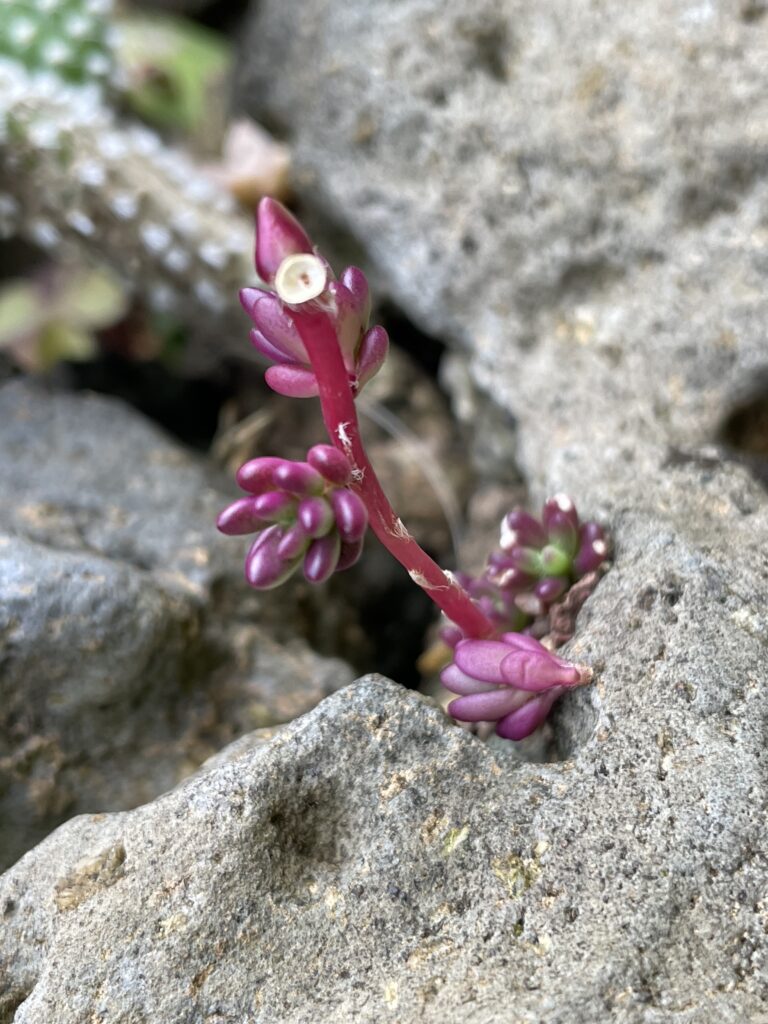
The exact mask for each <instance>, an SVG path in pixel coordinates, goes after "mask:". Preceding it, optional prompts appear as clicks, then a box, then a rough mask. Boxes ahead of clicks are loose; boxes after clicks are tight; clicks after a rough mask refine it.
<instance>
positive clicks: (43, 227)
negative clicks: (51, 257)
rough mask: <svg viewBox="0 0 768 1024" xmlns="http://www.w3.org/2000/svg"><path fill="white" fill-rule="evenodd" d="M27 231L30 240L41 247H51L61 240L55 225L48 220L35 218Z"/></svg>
mask: <svg viewBox="0 0 768 1024" xmlns="http://www.w3.org/2000/svg"><path fill="white" fill-rule="evenodd" d="M29 233H30V235H31V236H32V241H33V242H34V243H35V244H36V245H39V246H40V248H41V249H53V248H54V246H56V245H58V244H59V242H60V241H61V235H60V234H59V230H58V228H57V227H55V225H53V224H51V222H50V221H49V220H43V219H40V220H35V221H32V223H31V224H30V226H29Z"/></svg>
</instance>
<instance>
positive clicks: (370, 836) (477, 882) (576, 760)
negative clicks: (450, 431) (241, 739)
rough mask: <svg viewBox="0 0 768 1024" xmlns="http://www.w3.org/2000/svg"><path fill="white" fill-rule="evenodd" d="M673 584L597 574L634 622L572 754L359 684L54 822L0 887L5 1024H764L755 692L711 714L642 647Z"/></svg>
mask: <svg viewBox="0 0 768 1024" xmlns="http://www.w3.org/2000/svg"><path fill="white" fill-rule="evenodd" d="M678 553H679V554H683V552H681V551H679V552H678ZM654 564H655V558H653V557H652V556H650V555H649V562H648V566H649V569H652V566H653V565H654ZM711 585H712V584H711V581H709V580H708V579H707V578H703V580H702V582H701V584H700V586H699V589H700V591H701V592H702V593H706V592H710V590H711ZM692 596H693V595H691V594H690V592H689V593H686V594H685V595H684V596H683V597H682V598H681V600H680V601H678V603H677V604H676V605H674V606H672V605H671V604H670V602H669V601H668V600H666V601H665V600H664V598H659V599H658V600H657V601H656V602H655V603H654V601H652V600H650V599H648V600H647V601H646V606H647V607H646V608H641V609H639V610H638V609H637V605H636V600H635V597H636V595H635V594H634V593H632V592H629V593H627V592H626V590H625V588H624V586H623V583H622V575H621V574H620V573H618V572H617V573H614V575H613V577H608V579H607V580H606V584H605V588H604V590H603V592H602V593H601V594H600V595H599V597H598V598H597V601H598V603H599V602H600V601H602V602H604V603H605V604H612V605H614V607H616V606H617V605H618V607H619V609H620V610H621V611H622V612H625V613H626V614H631V613H632V612H634V613H635V614H638V615H641V616H643V619H644V628H642V629H641V628H637V629H635V630H631V631H630V632H629V634H628V636H627V641H626V644H625V653H624V659H623V660H622V659H619V658H614V659H613V662H612V664H611V665H610V666H608V667H606V670H605V671H604V673H602V674H601V683H600V685H599V687H598V689H597V690H596V691H595V692H593V694H592V696H591V697H590V699H589V703H590V704H591V705H592V707H593V717H594V718H598V717H599V720H600V725H599V728H598V730H597V732H593V730H592V728H590V729H588V730H586V731H585V732H583V733H582V734H581V735H580V736H579V737H578V749H577V750H575V751H574V757H573V758H572V759H571V760H569V761H566V762H563V763H560V764H550V765H530V764H524V765H520V764H515V763H513V762H512V761H510V760H508V759H507V758H505V757H504V755H502V754H499V753H498V752H494V751H492V750H490V749H489V748H488V747H486V746H484V745H483V744H482V743H480V742H479V741H478V740H476V739H475V738H474V737H472V736H470V735H469V734H467V733H465V732H463V731H462V730H459V729H457V728H455V727H454V726H452V725H451V724H450V723H449V721H448V720H447V719H446V718H445V717H444V716H443V715H442V713H441V712H440V711H438V710H437V709H436V708H434V707H433V706H431V705H430V704H429V703H427V702H425V701H424V700H423V699H420V698H418V697H417V696H416V695H414V694H413V693H408V692H407V691H403V690H401V689H399V688H397V687H395V686H393V685H392V684H390V683H388V682H387V681H385V680H382V679H381V678H377V677H368V678H366V679H364V680H362V681H360V682H359V683H357V684H356V685H355V686H353V687H350V688H349V689H347V690H344V691H343V692H341V693H339V694H336V695H335V696H333V697H331V698H329V699H328V700H327V701H325V702H323V704H321V705H320V706H319V707H318V708H317V709H315V710H314V711H313V712H311V713H310V714H309V715H307V716H306V717H304V718H302V719H301V720H299V721H298V722H295V723H293V724H291V725H289V726H287V727H285V729H284V730H283V731H282V732H281V733H280V735H279V736H277V738H276V739H274V740H273V741H272V742H271V743H269V744H268V745H266V746H264V745H257V746H255V748H254V749H252V750H250V751H247V750H246V751H243V750H242V749H239V750H237V751H236V752H235V756H234V757H233V759H232V760H230V761H229V762H227V761H226V760H225V759H220V760H219V763H218V765H214V766H213V767H211V768H210V769H209V770H207V771H206V772H204V773H202V774H200V775H199V776H197V777H195V778H193V779H192V780H190V781H188V782H186V783H183V784H182V786H181V787H179V788H178V789H176V790H175V791H174V792H173V793H170V794H168V795H167V796H165V797H163V798H161V799H159V800H157V801H155V802H154V803H152V804H150V805H148V806H146V807H142V808H139V809H137V810H135V811H131V812H128V813H124V814H114V815H98V816H90V817H80V818H77V819H75V820H73V821H71V822H69V823H68V824H67V825H65V826H62V828H60V829H59V830H57V832H56V833H54V834H53V835H52V836H51V837H49V838H48V839H47V840H46V841H45V842H44V843H43V844H42V845H41V846H39V847H38V848H37V849H36V850H33V851H31V852H30V853H28V854H27V855H26V856H25V857H24V858H23V859H22V860H21V861H20V862H19V863H18V864H17V865H16V866H15V867H14V868H13V869H12V870H11V871H9V872H7V873H6V874H5V875H4V876H3V878H2V880H0V907H4V908H5V911H4V924H5V927H4V929H3V932H2V935H1V937H0V963H2V965H3V967H2V970H3V972H4V973H3V974H0V978H2V986H0V991H2V992H3V998H4V1005H3V1009H4V1014H5V1016H4V1017H3V1018H0V1019H4V1020H13V1022H14V1024H31V1022H34V1024H49V1022H50V1024H54V1022H55V1024H68V1022H72V1024H74V1022H80V1021H83V1020H87V1019H89V1018H93V1019H99V1020H101V1021H102V1022H104V1024H111V1022H117V1021H134V1020H141V1019H145V1020H162V1021H164V1022H167V1024H177V1022H192V1021H203V1020H209V1021H213V1020H217V1021H220V1022H222V1024H228V1022H235V1021H242V1020H244V1019H248V1020H253V1021H263V1022H272V1021H274V1022H277V1021H280V1022H281V1024H282V1022H285V1024H298V1022H310V1021H317V1020H328V1021H347V1020H361V1021H412V1020H413V1021H415V1020H423V1021H448V1022H454V1021H456V1022H458V1021H474V1022H477V1024H479V1022H481V1021H482V1022H497V1021H498V1022H502V1021H505V1022H506V1021H509V1020H511V1019H512V1018H511V1017H510V1007H511V1006H513V1007H514V1014H515V1016H514V1019H515V1020H518V1021H525V1022H531V1024H533V1022H538V1021H547V1022H553V1024H554V1022H557V1024H560V1022H562V1024H565V1022H568V1024H570V1022H576V1024H582V1022H584V1024H586V1022H588V1021H589V1022H594V1021H597V1020H600V1021H604V1020H605V1021H607V1020H616V1021H643V1022H654V1024H655V1022H661V1021H671V1020H675V1021H683V1022H693V1021H697V1022H698V1021H704V1020H705V1019H715V1020H722V1021H728V1022H736V1021H745V1020H750V1021H754V1022H756V1024H757V1022H759V1021H761V1020H763V1021H764V1020H765V1014H764V1012H763V1010H762V1007H763V1006H764V1002H763V999H764V997H765V994H766V993H765V980H766V979H765V974H764V973H763V971H764V969H765V963H764V960H763V953H764V941H765V939H764V934H765V933H764V928H765V909H764V906H762V904H760V899H761V898H762V895H763V894H764V888H763V883H764V871H763V868H764V861H763V858H762V855H761V853H760V848H761V838H760V836H761V829H762V815H761V811H760V805H759V799H760V790H761V787H762V781H761V776H762V774H763V772H762V769H761V768H760V766H759V765H758V764H757V762H755V763H754V765H753V767H752V770H751V771H749V770H748V778H747V779H746V780H744V782H746V784H748V785H750V786H751V787H753V798H754V800H753V802H752V803H751V805H748V804H746V803H742V802H740V801H734V799H733V794H734V791H736V790H740V789H741V788H742V785H743V784H744V782H742V780H741V779H740V776H741V774H742V773H743V772H744V770H745V765H744V763H743V760H742V757H741V754H740V749H739V748H740V747H741V746H742V745H743V743H744V742H745V741H746V738H747V737H749V739H750V741H751V742H754V743H755V745H756V743H757V739H758V735H759V732H760V729H759V727H758V723H757V721H755V720H750V719H749V718H748V717H747V714H746V712H747V711H748V708H749V704H750V702H751V701H756V700H757V699H758V698H757V695H756V694H755V693H753V694H751V695H750V694H748V693H747V692H746V691H742V694H741V697H740V698H739V700H740V701H741V708H742V714H741V715H738V716H736V715H733V714H730V715H729V714H728V712H726V711H725V709H724V706H723V705H724V703H725V702H726V701H731V702H733V701H734V700H735V697H734V692H733V688H729V686H728V684H727V683H726V684H725V692H722V693H720V694H719V696H716V695H714V694H712V693H710V694H709V695H706V694H705V693H703V692H702V691H703V688H702V687H701V685H700V681H699V680H700V676H699V675H696V670H697V668H698V666H697V665H695V664H691V663H690V662H686V663H681V662H680V660H679V653H680V651H679V649H675V650H673V651H671V652H669V653H668V654H667V655H666V657H664V658H663V659H660V660H658V661H656V662H653V661H651V660H650V659H645V660H638V656H639V655H642V653H643V652H644V650H645V649H646V645H647V640H648V637H649V634H650V635H653V634H654V633H655V634H658V630H659V625H660V623H661V622H662V621H663V620H662V611H661V609H662V608H663V609H664V614H666V615H670V614H677V615H678V616H679V622H680V628H679V630H678V632H679V633H680V634H681V635H685V634H686V633H687V630H686V628H685V626H686V612H685V609H686V607H687V605H688V603H689V601H690V600H691V597H692ZM598 618H604V616H602V615H601V616H598V615H595V616H594V617H593V618H592V620H591V621H590V626H591V625H592V624H595V623H596V622H597V620H598ZM648 624H650V625H648ZM588 632H590V634H591V636H590V639H591V642H594V643H595V644H600V645H601V646H602V644H603V643H605V642H606V633H607V632H608V627H604V631H603V632H601V631H600V628H599V627H597V626H595V629H594V631H592V630H589V631H588ZM745 635H747V636H748V634H745ZM750 642H752V643H754V642H756V638H754V637H751V638H749V636H748V639H747V646H749V643H750ZM681 646H682V644H681ZM735 646H736V645H734V647H735ZM734 654H735V657H736V658H737V659H738V658H739V657H740V654H739V653H738V651H735V652H734ZM675 677H677V678H675ZM694 678H695V679H696V683H693V682H691V686H690V688H686V682H685V680H686V679H690V680H693V679H694ZM654 688H655V690H656V694H657V696H656V698H655V699H654V698H653V697H651V698H650V699H649V692H650V693H651V694H652V693H653V690H654ZM694 691H696V692H694ZM662 695H663V699H662ZM619 705H621V710H622V714H621V715H620V716H619V715H618V714H616V712H617V710H618V708H619ZM718 705H719V706H718ZM732 706H733V705H732ZM629 711H633V712H634V715H630V714H628V713H626V712H629ZM729 722H730V725H729ZM735 737H738V741H737V742H734V738H735ZM649 748H650V749H652V750H653V752H654V753H653V756H652V757H647V756H639V755H641V754H645V755H647V753H648V751H649ZM712 752H714V753H715V754H716V756H715V757H712V756H711V753H712ZM763 795H764V794H763ZM734 833H738V834H740V835H741V836H742V837H746V836H747V835H748V836H749V837H750V841H751V844H752V845H751V847H750V851H749V853H748V854H746V853H745V851H742V853H741V854H739V855H736V853H735V850H734V846H733V837H734ZM683 839H684V841H681V840H683ZM725 907H727V908H728V915H727V918H724V917H723V918H720V919H718V917H717V912H718V911H719V908H725ZM608 950H610V951H611V955H610V957H607V956H606V951H608ZM14 1010H15V1015H14Z"/></svg>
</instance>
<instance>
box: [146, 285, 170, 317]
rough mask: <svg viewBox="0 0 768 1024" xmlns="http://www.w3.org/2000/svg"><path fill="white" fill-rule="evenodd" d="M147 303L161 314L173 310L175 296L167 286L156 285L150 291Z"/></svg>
mask: <svg viewBox="0 0 768 1024" xmlns="http://www.w3.org/2000/svg"><path fill="white" fill-rule="evenodd" d="M149 301H150V303H151V304H152V306H153V308H154V309H156V310H158V311H159V312H161V313H166V312H167V311H168V310H169V309H173V306H174V304H175V295H174V292H173V289H172V288H171V287H170V286H169V285H167V284H156V285H153V287H152V288H151V290H150V293H149Z"/></svg>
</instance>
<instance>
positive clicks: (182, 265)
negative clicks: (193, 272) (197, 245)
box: [163, 245, 189, 274]
mask: <svg viewBox="0 0 768 1024" xmlns="http://www.w3.org/2000/svg"><path fill="white" fill-rule="evenodd" d="M163 263H165V265H166V267H168V269H169V270H171V271H173V273H174V274H183V273H184V271H185V270H187V268H188V267H189V253H188V252H185V251H184V249H181V248H179V246H176V245H175V246H174V247H173V248H172V249H169V250H168V252H167V253H166V254H165V257H164V259H163Z"/></svg>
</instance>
